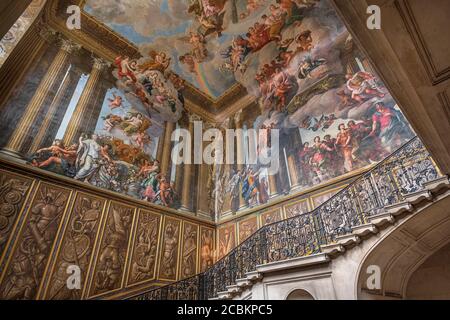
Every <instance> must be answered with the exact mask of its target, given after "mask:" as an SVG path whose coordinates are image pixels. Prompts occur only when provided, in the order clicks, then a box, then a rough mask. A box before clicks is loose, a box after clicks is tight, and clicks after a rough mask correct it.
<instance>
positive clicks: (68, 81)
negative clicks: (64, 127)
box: [28, 71, 80, 154]
mask: <svg viewBox="0 0 450 320" xmlns="http://www.w3.org/2000/svg"><path fill="white" fill-rule="evenodd" d="M79 77H80V75H79V74H78V73H76V72H71V71H69V72H68V74H67V76H66V77H65V79H64V80H63V82H62V84H61V87H60V88H59V90H58V92H57V93H56V96H55V97H54V99H53V101H52V102H51V104H50V106H49V107H48V110H47V113H46V115H45V117H44V120H43V122H42V124H41V125H40V127H39V130H38V132H37V134H36V135H35V136H34V137H33V142H32V144H31V147H30V148H29V151H28V153H29V154H33V153H35V152H36V151H37V150H39V149H40V148H43V147H48V145H47V144H46V141H47V142H48V141H49V140H53V139H54V138H55V135H56V130H53V135H52V127H53V128H55V127H56V128H58V127H59V126H60V125H61V122H62V118H63V117H64V113H65V112H66V111H67V107H68V106H69V102H70V99H71V97H72V95H73V93H74V91H75V88H76V85H77V82H78V80H79Z"/></svg>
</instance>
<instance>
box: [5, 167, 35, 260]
mask: <svg viewBox="0 0 450 320" xmlns="http://www.w3.org/2000/svg"><path fill="white" fill-rule="evenodd" d="M32 185H33V180H32V179H30V178H26V177H23V176H21V175H17V174H13V173H10V172H6V171H4V170H0V257H2V255H3V251H4V250H5V249H6V244H7V242H8V239H9V236H10V234H11V232H12V230H13V228H14V225H15V223H16V221H17V219H18V218H19V216H20V213H21V212H22V211H23V208H24V205H25V204H26V200H27V198H28V196H29V193H30V190H31V186H32Z"/></svg>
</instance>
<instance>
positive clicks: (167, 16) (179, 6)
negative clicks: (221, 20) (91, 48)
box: [86, 0, 190, 37]
mask: <svg viewBox="0 0 450 320" xmlns="http://www.w3.org/2000/svg"><path fill="white" fill-rule="evenodd" d="M86 5H87V6H88V7H89V8H90V10H89V13H90V14H92V15H93V16H95V17H96V18H98V19H99V20H101V21H105V22H107V23H108V24H118V25H124V26H131V27H133V28H134V30H135V31H136V32H137V33H139V34H140V35H142V36H144V37H151V36H154V35H155V32H157V31H167V30H171V29H176V28H178V27H180V26H182V25H183V24H184V23H185V22H186V19H188V18H190V16H189V14H188V13H187V3H186V2H185V1H180V0H115V1H113V2H112V1H111V0H88V1H87V2H86Z"/></svg>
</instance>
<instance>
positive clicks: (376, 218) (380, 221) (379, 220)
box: [368, 212, 395, 227]
mask: <svg viewBox="0 0 450 320" xmlns="http://www.w3.org/2000/svg"><path fill="white" fill-rule="evenodd" d="M368 220H369V223H371V224H373V225H375V226H377V227H381V226H383V225H385V224H387V223H390V224H392V223H394V222H395V218H394V216H393V215H392V214H390V213H388V212H382V213H379V214H376V215H373V216H371V217H369V218H368Z"/></svg>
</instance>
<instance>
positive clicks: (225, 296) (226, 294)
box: [217, 291, 232, 300]
mask: <svg viewBox="0 0 450 320" xmlns="http://www.w3.org/2000/svg"><path fill="white" fill-rule="evenodd" d="M231 298H232V297H231V294H230V293H229V292H228V291H222V292H217V300H230V299H231Z"/></svg>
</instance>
